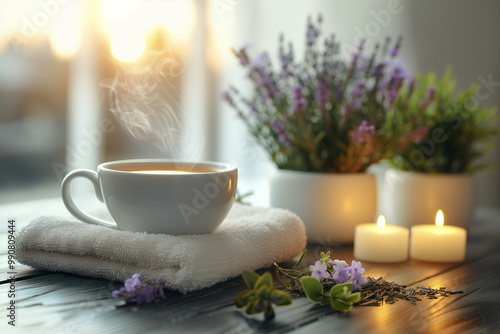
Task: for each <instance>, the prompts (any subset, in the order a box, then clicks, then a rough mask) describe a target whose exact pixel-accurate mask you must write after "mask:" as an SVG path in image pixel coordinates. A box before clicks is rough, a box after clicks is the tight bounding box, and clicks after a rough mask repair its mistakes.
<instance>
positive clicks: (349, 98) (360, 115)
mask: <svg viewBox="0 0 500 334" xmlns="http://www.w3.org/2000/svg"><path fill="white" fill-rule="evenodd" d="M321 22H322V18H318V20H317V21H316V22H314V21H313V20H312V19H309V20H308V22H307V28H306V34H305V35H306V36H305V54H304V57H303V60H302V61H297V57H296V56H295V54H294V48H293V45H292V44H291V43H290V44H288V45H287V44H286V43H285V38H284V37H283V35H281V36H280V38H279V48H278V59H279V63H278V66H277V68H275V67H274V66H273V64H272V62H271V59H270V57H269V56H268V54H267V53H260V54H259V55H258V56H257V57H255V58H252V57H251V56H250V54H249V52H248V46H244V47H243V48H241V49H239V50H233V52H234V54H235V55H236V57H237V58H238V59H239V62H240V64H241V65H242V66H244V67H245V68H246V69H247V71H248V72H247V76H248V78H249V79H250V80H251V82H252V84H253V86H254V90H253V95H252V96H251V97H250V98H248V97H245V96H242V95H240V94H239V93H238V92H237V91H236V90H235V89H230V90H228V91H227V92H225V93H224V94H223V99H224V101H226V102H227V103H228V104H229V105H230V106H231V107H233V108H234V109H235V110H236V111H237V114H238V115H239V116H240V117H241V118H242V119H243V120H244V122H245V124H246V125H247V127H248V129H249V131H250V133H251V134H252V135H253V136H254V137H255V138H256V139H257V142H258V143H259V144H260V145H261V146H262V147H263V148H264V149H266V150H267V152H268V153H269V155H270V157H271V160H272V161H274V162H275V163H276V164H277V166H278V167H279V168H281V169H292V170H304V171H319V172H325V171H326V172H362V171H365V170H366V169H367V168H368V167H369V166H370V165H371V164H373V163H375V162H377V161H379V160H380V159H383V158H384V157H386V156H387V155H388V153H389V152H390V150H391V149H392V148H393V147H394V146H395V145H396V143H397V142H398V140H399V138H400V137H402V136H403V135H405V134H406V132H404V130H403V129H400V128H399V127H398V126H396V124H394V123H393V120H394V119H395V118H394V117H392V115H393V114H394V113H395V111H394V106H395V104H396V100H397V99H400V100H401V99H402V97H400V96H399V95H398V93H399V91H400V90H402V89H404V88H405V87H406V86H409V87H410V88H411V87H412V85H413V82H414V80H413V76H412V75H411V73H410V72H409V71H408V70H406V69H405V67H404V64H403V63H402V62H398V61H396V60H395V57H397V54H398V51H399V50H400V47H401V38H398V39H397V40H396V42H395V45H394V46H392V49H390V44H391V43H390V39H387V41H386V43H385V44H384V45H383V47H382V48H379V47H378V46H377V47H375V49H374V50H373V52H372V53H371V55H370V56H366V55H365V53H364V52H365V46H364V43H363V42H362V43H361V44H360V45H359V47H358V49H357V51H356V52H354V53H353V55H352V57H351V59H350V60H348V61H346V60H344V59H343V58H342V57H341V56H340V52H339V50H340V46H339V44H338V43H337V42H336V40H335V36H334V35H329V36H327V37H326V38H323V40H322V29H321V27H320V26H321ZM285 45H287V47H285ZM380 51H382V52H380ZM363 124H366V126H364V125H363Z"/></svg>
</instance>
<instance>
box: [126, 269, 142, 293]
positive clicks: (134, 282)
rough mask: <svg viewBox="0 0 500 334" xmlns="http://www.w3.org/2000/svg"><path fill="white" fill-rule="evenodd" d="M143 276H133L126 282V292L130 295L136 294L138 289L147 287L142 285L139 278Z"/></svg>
mask: <svg viewBox="0 0 500 334" xmlns="http://www.w3.org/2000/svg"><path fill="white" fill-rule="evenodd" d="M140 276H141V274H139V273H136V274H134V275H132V277H131V278H128V279H127V280H126V281H125V285H124V286H125V291H126V292H128V293H135V292H136V291H137V289H138V288H140V287H143V286H145V285H146V284H144V283H142V282H141V280H140V279H139V277H140Z"/></svg>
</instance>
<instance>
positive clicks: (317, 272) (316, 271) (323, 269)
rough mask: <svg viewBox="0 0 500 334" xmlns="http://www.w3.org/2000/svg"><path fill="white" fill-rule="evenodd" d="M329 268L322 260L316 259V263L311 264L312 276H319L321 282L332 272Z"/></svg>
mask: <svg viewBox="0 0 500 334" xmlns="http://www.w3.org/2000/svg"><path fill="white" fill-rule="evenodd" d="M327 268H328V267H327V265H326V264H321V261H316V263H315V264H314V265H310V266H309V269H311V270H312V273H311V276H312V277H315V278H317V279H318V280H319V281H320V282H321V280H322V279H323V278H329V277H330V273H329V272H328V270H327Z"/></svg>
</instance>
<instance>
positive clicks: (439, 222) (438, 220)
mask: <svg viewBox="0 0 500 334" xmlns="http://www.w3.org/2000/svg"><path fill="white" fill-rule="evenodd" d="M443 224H444V215H443V210H438V212H437V213H436V226H443Z"/></svg>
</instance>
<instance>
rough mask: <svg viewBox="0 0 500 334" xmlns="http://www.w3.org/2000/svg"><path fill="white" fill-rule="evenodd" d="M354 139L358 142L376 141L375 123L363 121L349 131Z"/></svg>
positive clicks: (369, 142) (368, 142)
mask: <svg viewBox="0 0 500 334" xmlns="http://www.w3.org/2000/svg"><path fill="white" fill-rule="evenodd" d="M349 135H350V136H351V138H352V140H353V141H354V142H356V143H358V144H371V143H373V142H374V141H375V125H368V122H367V121H362V122H361V125H360V126H359V127H357V128H356V129H354V130H352V131H350V132H349Z"/></svg>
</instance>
